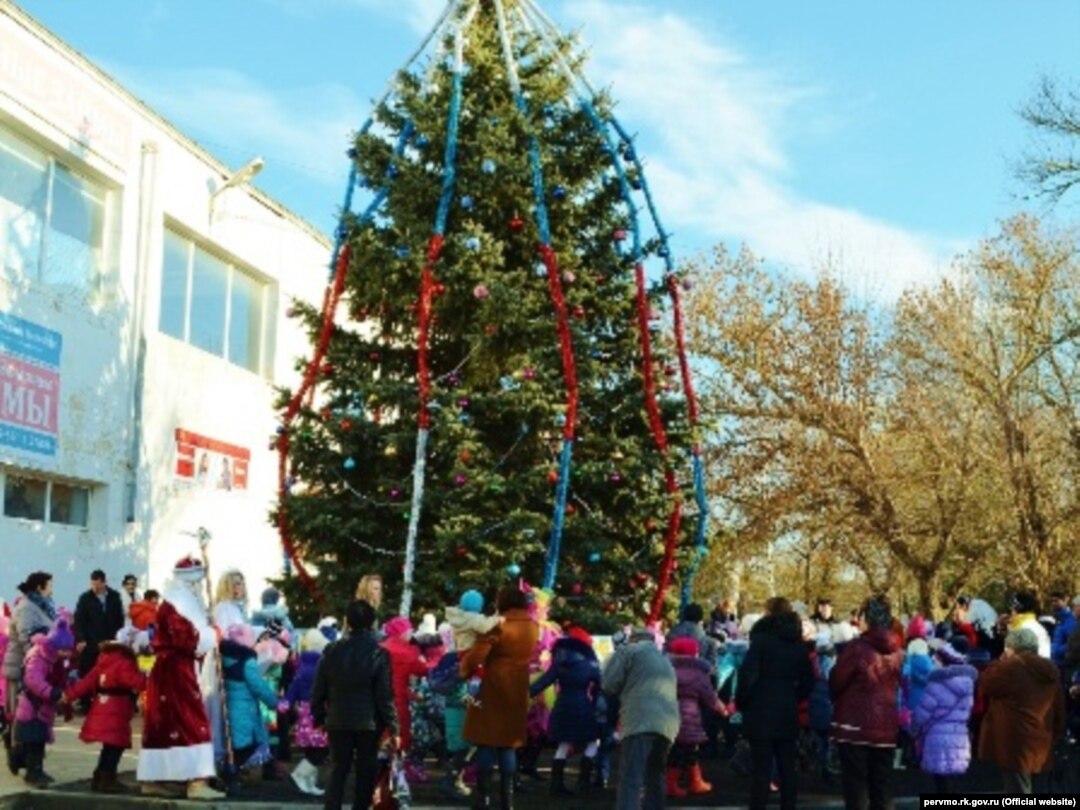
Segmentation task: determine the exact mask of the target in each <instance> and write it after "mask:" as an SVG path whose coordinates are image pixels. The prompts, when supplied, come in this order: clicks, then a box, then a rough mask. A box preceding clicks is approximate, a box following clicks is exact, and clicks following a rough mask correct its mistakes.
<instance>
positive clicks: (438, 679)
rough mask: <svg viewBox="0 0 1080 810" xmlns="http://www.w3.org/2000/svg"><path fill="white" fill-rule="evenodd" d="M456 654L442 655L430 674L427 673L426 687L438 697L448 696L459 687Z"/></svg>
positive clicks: (459, 677)
mask: <svg viewBox="0 0 1080 810" xmlns="http://www.w3.org/2000/svg"><path fill="white" fill-rule="evenodd" d="M459 663H460V662H459V660H458V654H457V653H456V652H448V653H444V654H443V657H442V658H440V659H439V663H437V664H436V665H435V666H434V667H433V668H432V670H431V671H430V672H428V676H427V678H428V686H430V687H431V691H432V692H435V693H436V694H438V695H449V694H450V693H451V692H453V691H454V690H455V689H457V688H458V687H459V686H460V685H461V681H462V678H461V675H460V674H458V664H459Z"/></svg>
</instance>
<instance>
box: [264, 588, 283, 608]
mask: <svg viewBox="0 0 1080 810" xmlns="http://www.w3.org/2000/svg"><path fill="white" fill-rule="evenodd" d="M280 601H281V591H279V590H278V589H277V588H267V589H266V590H265V591H263V592H262V603H263V605H264V606H266V605H276V604H277V603H278V602H280Z"/></svg>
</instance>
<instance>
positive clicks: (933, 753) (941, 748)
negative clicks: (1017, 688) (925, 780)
mask: <svg viewBox="0 0 1080 810" xmlns="http://www.w3.org/2000/svg"><path fill="white" fill-rule="evenodd" d="M936 657H937V659H938V661H939V662H940V663H941V667H940V668H938V669H935V670H934V671H932V672H931V673H930V676H929V680H928V683H927V685H926V690H925V691H924V692H923V694H922V698H921V699H920V700H919V704H918V705H917V706H916V707H915V711H914V712H913V713H912V715H911V734H912V736H913V737H914V738H915V740H916V747H917V749H918V750H919V751H920V752H921V754H920V765H921V767H922V769H923V771H924V772H926V773H929V774H933V776H934V789H935V790H936V791H937V792H938V793H951V792H952V790H951V787H952V778H953V777H956V776H960V775H961V774H964V773H966V772H967V769H968V765H969V764H970V763H971V736H970V735H969V733H968V720H969V719H970V718H971V709H972V706H973V705H974V701H975V682H976V680H977V679H978V677H979V673H978V671H977V670H976V669H975V667H973V666H970V665H968V664H967V663H966V661H965V659H964V656H963V655H962V654H960V653H959V652H957V651H956V650H955V649H954V648H953V647H952V646H951V645H948V644H946V645H945V646H944V647H940V648H939V649H938V651H937V653H936Z"/></svg>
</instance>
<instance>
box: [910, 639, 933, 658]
mask: <svg viewBox="0 0 1080 810" xmlns="http://www.w3.org/2000/svg"><path fill="white" fill-rule="evenodd" d="M907 653H908V655H929V654H930V645H929V644H927V643H926V639H922V638H913V639H912V640H911V641H910V642H909V643H908V645H907Z"/></svg>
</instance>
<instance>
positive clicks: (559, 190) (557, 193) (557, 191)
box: [551, 186, 566, 200]
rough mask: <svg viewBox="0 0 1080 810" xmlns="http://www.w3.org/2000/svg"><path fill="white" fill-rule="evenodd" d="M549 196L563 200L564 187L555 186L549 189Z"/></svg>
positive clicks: (564, 195)
mask: <svg viewBox="0 0 1080 810" xmlns="http://www.w3.org/2000/svg"><path fill="white" fill-rule="evenodd" d="M551 196H552V197H554V198H555V199H556V200H565V199H566V189H565V188H563V187H562V186H555V188H553V189H552V190H551Z"/></svg>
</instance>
